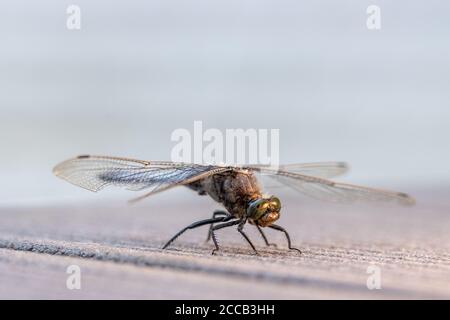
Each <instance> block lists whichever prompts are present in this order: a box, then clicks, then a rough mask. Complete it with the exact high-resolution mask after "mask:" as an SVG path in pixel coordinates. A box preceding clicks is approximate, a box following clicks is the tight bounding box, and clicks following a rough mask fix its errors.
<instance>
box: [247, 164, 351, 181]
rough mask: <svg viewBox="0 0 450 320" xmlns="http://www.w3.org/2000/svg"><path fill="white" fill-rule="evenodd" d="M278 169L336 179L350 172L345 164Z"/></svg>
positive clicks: (256, 166)
mask: <svg viewBox="0 0 450 320" xmlns="http://www.w3.org/2000/svg"><path fill="white" fill-rule="evenodd" d="M249 167H250V168H261V169H265V168H270V166H269V165H267V166H265V165H250V166H249ZM278 169H279V170H282V171H287V172H294V173H298V174H304V175H307V176H313V177H319V178H334V177H337V176H340V175H342V174H344V173H346V172H347V171H348V165H347V164H346V163H345V162H312V163H293V164H286V165H280V166H278Z"/></svg>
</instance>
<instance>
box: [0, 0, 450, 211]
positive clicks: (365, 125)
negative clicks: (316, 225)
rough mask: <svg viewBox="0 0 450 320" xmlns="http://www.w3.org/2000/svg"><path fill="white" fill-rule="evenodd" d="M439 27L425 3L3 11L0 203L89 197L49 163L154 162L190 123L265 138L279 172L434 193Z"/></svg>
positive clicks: (438, 174)
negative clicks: (90, 158)
mask: <svg viewBox="0 0 450 320" xmlns="http://www.w3.org/2000/svg"><path fill="white" fill-rule="evenodd" d="M70 4H77V5H79V6H80V8H81V30H79V31H69V30H67V28H66V18H67V14H66V8H67V6H68V5H70ZM372 4H375V5H378V6H380V7H381V30H378V31H373V30H368V29H367V27H366V19H367V14H366V9H367V7H368V6H369V5H372ZM449 15H450V3H449V2H445V1H440V0H439V1H436V0H435V1H425V0H422V1H406V0H402V1H379V0H377V1H364V0H363V1H357V0H354V1H334V0H323V1H295V0H291V1H287V0H282V1H279V0H278V1H275V0H272V1H267V0H263V1H262V0H254V1H246V0H244V1H242V0H239V1H234V0H226V1H225V0H220V1H208V0H202V1H183V0H171V1H162V0H161V1H154V0H150V1H137V0H131V1H87V0H78V1H74V2H72V1H71V2H68V1H56V0H54V1H48V0H46V1H44V0H41V1H17V0H14V1H12V0H4V1H2V2H1V4H0V39H1V40H0V41H1V45H0V108H1V109H0V110H1V114H0V155H1V156H0V202H10V203H21V202H26V201H30V200H33V201H34V200H39V199H40V200H45V201H47V200H49V201H51V200H56V199H67V198H71V197H74V198H76V197H90V196H91V195H90V194H89V193H88V192H86V191H84V190H80V189H78V188H74V187H72V186H71V185H69V184H66V183H63V182H62V181H60V180H58V179H56V178H54V177H53V176H52V174H51V169H52V167H53V166H54V165H55V164H56V163H58V162H59V161H61V160H64V159H66V158H68V157H72V156H74V155H77V154H80V153H93V154H107V155H120V156H129V157H136V158H142V159H158V160H163V159H169V158H170V151H171V148H172V147H173V145H174V143H173V142H171V141H170V134H171V133H172V131H173V130H174V129H177V128H187V129H192V127H193V122H194V120H202V121H203V123H204V127H205V128H219V129H225V128H279V129H280V148H281V157H280V158H281V162H285V163H289V162H307V161H325V160H345V161H348V162H349V163H350V164H351V165H352V171H351V174H350V175H349V178H348V179H351V181H353V182H357V183H369V184H375V185H377V186H381V187H391V188H392V187H396V188H397V187H398V188H402V189H403V190H404V191H410V189H412V188H413V186H414V188H416V187H418V186H424V185H425V186H433V187H440V186H447V185H448V183H449V182H450V170H449V169H448V165H449V163H450V150H449V147H448V137H449V135H450V90H449V85H450V63H449V62H450V41H449V39H450V37H449V36H450V19H449Z"/></svg>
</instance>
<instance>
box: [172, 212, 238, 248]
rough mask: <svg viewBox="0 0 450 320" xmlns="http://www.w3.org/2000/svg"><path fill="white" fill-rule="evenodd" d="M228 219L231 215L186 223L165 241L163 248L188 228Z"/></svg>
mask: <svg viewBox="0 0 450 320" xmlns="http://www.w3.org/2000/svg"><path fill="white" fill-rule="evenodd" d="M230 219H231V217H220V218H214V219H205V220H200V221H197V222H194V223H192V224H190V225H188V226H187V227H186V228H184V229H182V230H181V231H179V232H178V233H177V234H176V235H174V236H173V237H172V238H171V239H170V240H169V241H167V243H166V244H165V245H164V247H163V249H166V248H167V247H168V246H169V245H170V244H171V243H172V242H173V241H174V240H175V239H176V238H178V237H179V236H181V235H182V234H183V233H184V232H186V231H187V230H189V229H195V228H198V227H201V226H204V225H206V224H211V223H216V222H224V221H228V220H230Z"/></svg>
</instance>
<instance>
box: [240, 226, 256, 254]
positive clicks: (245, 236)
mask: <svg viewBox="0 0 450 320" xmlns="http://www.w3.org/2000/svg"><path fill="white" fill-rule="evenodd" d="M246 222H247V219H245V220H242V221H241V222H240V223H239V226H238V231H239V233H240V234H242V236H243V237H244V238H245V240H247V242H248V244H249V245H250V246H251V247H252V249H253V251H254V252H255V254H259V253H258V251H257V250H256V248H255V246H254V245H253V243H252V242H251V241H250V238H249V237H248V236H247V234H245V232H244V225H245V223H246Z"/></svg>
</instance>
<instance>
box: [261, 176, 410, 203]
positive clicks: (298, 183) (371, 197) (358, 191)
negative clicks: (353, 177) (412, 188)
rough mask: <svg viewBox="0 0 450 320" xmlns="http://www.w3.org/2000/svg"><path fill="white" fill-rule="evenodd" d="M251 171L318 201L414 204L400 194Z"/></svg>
mask: <svg viewBox="0 0 450 320" xmlns="http://www.w3.org/2000/svg"><path fill="white" fill-rule="evenodd" d="M253 170H255V171H257V172H260V173H263V174H267V175H268V176H269V177H270V178H273V179H275V180H277V181H279V182H281V183H282V184H285V185H287V186H289V187H291V188H293V189H295V190H298V191H300V192H302V193H304V194H306V195H308V196H311V197H313V198H316V199H320V200H328V201H335V202H357V201H382V202H397V203H399V204H402V205H412V204H414V203H415V201H414V199H413V198H411V197H409V196H408V195H407V194H405V193H401V192H393V191H387V190H381V189H374V188H369V187H363V186H357V185H353V184H347V183H339V182H335V181H331V180H327V179H323V178H319V177H312V176H308V175H302V174H298V173H293V172H288V171H283V170H272V169H269V168H262V167H260V168H254V169H253Z"/></svg>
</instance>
